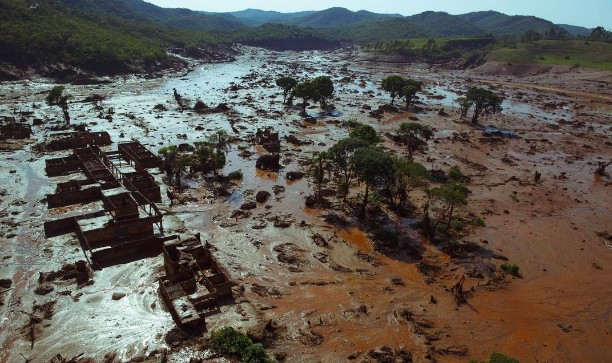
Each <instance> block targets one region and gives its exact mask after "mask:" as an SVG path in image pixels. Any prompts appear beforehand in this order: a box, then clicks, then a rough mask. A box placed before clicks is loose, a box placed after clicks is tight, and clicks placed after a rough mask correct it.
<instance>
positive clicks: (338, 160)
mask: <svg viewBox="0 0 612 363" xmlns="http://www.w3.org/2000/svg"><path fill="white" fill-rule="evenodd" d="M368 146H370V144H368V143H367V142H366V141H364V140H361V139H355V138H347V139H342V140H340V141H338V142H337V143H336V144H335V145H334V146H332V147H331V148H329V150H328V152H327V153H328V157H329V161H330V164H331V167H332V168H333V170H334V174H335V175H336V177H337V179H338V189H339V191H340V194H341V195H342V200H343V201H346V197H347V196H348V190H349V187H350V185H351V182H352V180H353V178H354V175H355V170H354V167H353V163H352V156H353V154H354V153H355V152H356V151H357V150H359V149H362V148H366V147H368Z"/></svg>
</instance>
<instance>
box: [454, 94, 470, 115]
mask: <svg viewBox="0 0 612 363" xmlns="http://www.w3.org/2000/svg"><path fill="white" fill-rule="evenodd" d="M455 102H457V104H459V109H460V110H461V119H464V118H465V116H467V114H468V111H469V110H470V108H472V105H473V104H474V103H473V102H472V101H470V100H468V99H467V97H458V98H457V100H456V101H455Z"/></svg>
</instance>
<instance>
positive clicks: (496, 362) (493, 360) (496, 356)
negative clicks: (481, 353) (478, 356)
mask: <svg viewBox="0 0 612 363" xmlns="http://www.w3.org/2000/svg"><path fill="white" fill-rule="evenodd" d="M469 363H478V361H477V360H475V359H470V362H469ZM480 363H519V361H518V360H516V359H514V358H510V357H508V356H507V355H505V354H501V353H493V354H491V357H490V358H489V359H488V360H485V361H482V362H480Z"/></svg>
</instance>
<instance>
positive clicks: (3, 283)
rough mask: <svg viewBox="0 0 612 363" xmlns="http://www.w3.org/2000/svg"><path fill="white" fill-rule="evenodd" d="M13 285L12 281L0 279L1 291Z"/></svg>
mask: <svg viewBox="0 0 612 363" xmlns="http://www.w3.org/2000/svg"><path fill="white" fill-rule="evenodd" d="M12 285H13V281H11V280H10V279H0V287H1V288H3V289H9V288H10V287H11V286H12Z"/></svg>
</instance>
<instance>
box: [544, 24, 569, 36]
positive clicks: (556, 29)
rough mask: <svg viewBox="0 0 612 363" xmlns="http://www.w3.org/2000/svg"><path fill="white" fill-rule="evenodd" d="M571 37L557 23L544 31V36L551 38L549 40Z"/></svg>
mask: <svg viewBox="0 0 612 363" xmlns="http://www.w3.org/2000/svg"><path fill="white" fill-rule="evenodd" d="M570 37H571V34H570V33H569V32H568V31H567V30H565V29H563V28H561V27H560V26H558V25H553V26H551V27H550V29H548V30H547V31H546V32H544V38H545V39H551V40H567V39H569V38H570Z"/></svg>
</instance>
